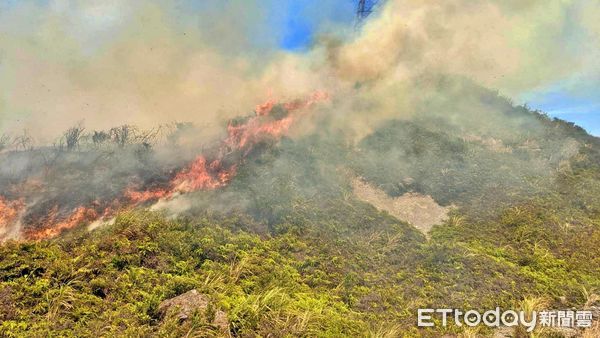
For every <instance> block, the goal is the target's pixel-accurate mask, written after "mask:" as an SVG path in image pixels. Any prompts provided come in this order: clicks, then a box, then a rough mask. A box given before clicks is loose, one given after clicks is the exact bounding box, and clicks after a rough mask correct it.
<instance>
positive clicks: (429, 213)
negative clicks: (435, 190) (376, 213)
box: [352, 178, 450, 235]
mask: <svg viewBox="0 0 600 338" xmlns="http://www.w3.org/2000/svg"><path fill="white" fill-rule="evenodd" d="M352 187H353V189H354V194H355V195H356V197H358V198H359V199H360V200H363V201H365V202H367V203H370V204H372V205H373V206H374V207H375V208H377V209H379V210H385V211H387V212H388V213H390V215H392V216H394V217H396V218H398V219H399V220H402V221H405V222H408V223H410V224H411V225H413V226H414V227H415V228H417V229H418V230H420V231H421V232H423V233H424V234H426V235H427V233H428V232H429V230H431V227H432V226H433V225H435V224H439V223H441V222H442V221H443V220H444V219H445V218H446V217H447V215H448V212H449V211H450V208H449V207H442V206H440V205H439V204H437V203H436V202H435V201H434V200H433V198H431V196H428V195H421V194H417V193H407V194H404V195H402V196H400V197H396V198H393V197H390V196H388V194H386V193H385V191H383V190H380V189H377V188H375V187H373V186H371V185H370V184H368V183H366V182H363V181H362V180H360V179H358V178H356V179H354V180H352Z"/></svg>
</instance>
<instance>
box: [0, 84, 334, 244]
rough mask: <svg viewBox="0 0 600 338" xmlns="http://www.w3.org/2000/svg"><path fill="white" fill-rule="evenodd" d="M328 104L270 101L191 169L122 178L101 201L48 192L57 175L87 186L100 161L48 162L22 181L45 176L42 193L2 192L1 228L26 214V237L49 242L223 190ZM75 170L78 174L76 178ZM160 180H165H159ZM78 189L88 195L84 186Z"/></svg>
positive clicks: (121, 143)
mask: <svg viewBox="0 0 600 338" xmlns="http://www.w3.org/2000/svg"><path fill="white" fill-rule="evenodd" d="M327 99H328V96H327V94H325V93H321V92H316V93H315V94H313V95H311V96H310V97H308V98H307V99H304V100H295V101H292V102H286V103H281V104H280V103H278V102H276V101H274V100H269V101H267V102H266V103H264V104H261V105H258V106H257V107H256V110H255V115H254V116H251V117H248V118H245V119H243V120H241V121H230V122H229V124H228V125H227V136H226V137H225V138H224V139H223V140H222V141H220V142H218V143H217V144H216V145H215V146H213V147H212V148H211V149H209V151H207V152H206V154H200V155H197V156H196V158H195V159H194V160H193V161H191V163H189V164H187V165H183V166H176V167H175V168H173V169H168V168H164V167H158V168H156V172H155V174H148V177H147V178H146V179H143V178H142V179H141V180H140V179H139V176H140V175H139V174H135V173H133V174H132V173H128V172H119V173H118V174H119V175H120V177H118V179H120V180H121V182H120V184H123V185H124V186H123V187H119V186H118V185H119V184H116V187H113V186H109V187H108V188H107V189H110V190H109V193H107V194H105V195H102V194H101V193H98V195H100V196H94V194H96V192H92V193H90V194H88V195H89V196H85V198H81V196H79V194H77V193H73V192H72V189H63V190H60V189H55V190H56V191H52V189H51V188H49V187H52V186H53V183H54V182H52V181H51V179H52V177H51V176H52V175H56V178H57V180H60V179H63V180H65V181H68V183H72V182H73V181H77V179H78V178H79V177H83V178H84V179H85V180H84V181H83V182H81V184H85V183H86V180H88V179H89V177H91V176H94V173H93V172H87V171H92V170H96V168H97V167H100V168H102V167H103V166H105V164H103V163H102V162H101V159H99V158H92V159H86V158H84V159H83V160H82V159H79V158H78V159H71V163H70V164H68V163H67V164H65V168H64V169H65V170H64V172H61V171H60V169H61V168H60V166H59V165H57V164H54V163H52V162H51V161H45V163H44V168H43V170H42V171H41V172H42V173H45V174H40V173H39V172H37V173H36V172H33V173H31V175H29V176H28V177H26V180H24V181H23V182H27V181H31V178H32V177H30V176H34V177H35V176H36V175H39V176H42V177H43V178H41V179H40V181H41V182H42V184H41V185H40V186H39V187H38V189H33V190H32V189H26V187H25V183H22V184H18V183H17V184H11V191H13V192H16V194H17V195H18V199H17V202H7V201H6V199H4V198H2V194H3V192H2V191H0V198H1V199H0V228H2V229H6V228H9V227H10V226H11V225H13V224H14V223H15V222H16V220H17V218H18V217H17V216H18V215H19V213H20V212H21V211H22V212H23V213H24V214H25V217H24V218H23V219H24V220H25V222H24V226H25V230H24V231H23V233H22V235H23V237H25V238H27V239H45V238H51V237H54V236H56V235H58V234H60V233H61V232H62V231H64V230H67V229H71V228H74V227H76V226H78V225H81V224H82V223H89V222H94V221H98V220H100V221H101V220H103V219H109V218H112V217H114V215H115V214H116V213H117V212H119V211H123V210H128V209H131V208H133V207H135V206H138V205H143V204H147V203H152V202H156V201H158V200H161V199H170V198H172V197H173V196H174V195H176V194H181V193H190V192H194V191H198V190H214V189H218V188H222V187H224V186H226V185H227V184H228V183H229V182H230V181H231V179H233V177H235V175H236V172H237V168H238V166H239V165H241V164H242V163H243V162H244V160H245V157H246V156H247V155H248V154H249V153H251V152H252V151H253V149H254V148H255V147H256V145H258V144H260V143H261V142H264V141H265V140H275V141H276V140H279V139H280V138H281V137H282V136H284V135H285V134H286V133H288V131H289V130H290V128H291V127H292V125H293V124H294V122H295V121H296V120H297V119H298V118H299V117H300V116H301V115H302V114H303V113H304V112H306V111H307V108H310V107H311V106H312V105H314V104H315V103H316V102H319V101H323V100H327ZM134 131H135V129H133V128H131V127H127V126H124V127H122V128H113V129H111V131H110V132H108V133H103V132H94V133H93V137H92V141H93V144H94V146H95V147H99V146H100V145H101V144H102V143H103V142H106V141H107V140H114V142H115V143H116V144H117V146H118V148H121V149H124V148H125V147H126V145H127V140H128V139H130V138H132V137H133V136H132V135H133V134H134ZM150 134H152V135H155V134H156V133H142V136H143V135H146V137H141V138H140V140H141V143H139V144H138V145H137V146H136V147H135V149H133V151H132V153H133V155H135V156H138V157H139V162H140V164H139V165H138V167H141V169H138V171H139V172H141V173H144V171H143V170H145V167H146V166H147V164H148V163H147V162H148V158H149V156H151V154H149V153H150V151H151V149H150V148H151V145H150V144H149V143H148V142H147V140H148V139H149V138H148V137H147V136H148V135H150ZM72 135H73V131H72V130H69V131H68V132H67V133H66V135H65V137H66V139H67V141H69V142H68V144H69V146H68V147H67V148H66V153H68V154H74V151H75V149H78V147H79V142H80V140H82V139H84V134H83V127H81V126H80V127H78V128H77V138H76V140H74V139H73V137H72ZM99 135H100V136H102V135H106V137H104V138H102V137H100V136H99ZM61 144H62V143H61ZM59 151H60V152H65V148H64V147H62V146H61V147H60V148H59ZM71 156H72V155H71ZM79 156H80V157H85V156H86V154H85V153H83V152H81V153H80V154H79ZM55 160H56V158H55ZM85 161H98V163H94V162H92V164H94V165H95V166H90V167H91V168H93V169H86V168H88V167H86V166H85V165H84V163H85ZM74 169H75V170H79V171H78V172H76V173H75V174H72V171H73V170H74ZM86 170H87V171H86ZM70 174H72V175H74V176H75V175H77V177H72V178H70V177H69V175H70ZM123 176H124V177H125V178H123ZM157 176H159V177H162V178H161V179H156V177H157ZM136 181H139V182H136ZM132 182H136V183H132ZM76 188H80V189H82V190H83V189H86V187H85V186H80V187H76ZM40 196H41V198H40ZM25 202H27V203H30V204H32V205H33V208H25ZM4 232H6V230H4ZM0 236H2V233H0ZM1 238H2V237H0V239H1Z"/></svg>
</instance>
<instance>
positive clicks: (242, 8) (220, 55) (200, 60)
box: [0, 0, 318, 143]
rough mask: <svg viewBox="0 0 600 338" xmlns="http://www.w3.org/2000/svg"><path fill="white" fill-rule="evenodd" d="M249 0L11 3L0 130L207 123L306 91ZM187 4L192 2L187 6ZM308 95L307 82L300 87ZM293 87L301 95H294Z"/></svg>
mask: <svg viewBox="0 0 600 338" xmlns="http://www.w3.org/2000/svg"><path fill="white" fill-rule="evenodd" d="M257 3H258V2H246V1H233V2H228V4H215V5H213V6H208V5H203V4H198V6H199V7H200V8H196V9H195V10H193V14H188V13H186V10H189V11H192V9H189V8H188V9H186V8H178V6H183V5H184V4H183V3H178V2H166V1H165V2H163V1H149V2H147V1H118V0H113V1H85V2H84V1H81V2H78V1H58V0H56V1H50V3H49V4H47V5H38V4H37V3H36V2H27V1H24V2H19V3H17V4H15V5H13V6H12V7H9V8H5V9H4V10H3V11H2V12H1V13H0V31H2V32H3V33H2V34H0V46H1V48H0V50H1V51H2V52H1V55H0V62H1V63H0V71H1V73H2V76H1V77H0V93H1V94H0V133H1V132H12V133H13V134H14V133H16V131H18V130H21V129H24V128H25V129H28V130H30V131H33V132H34V134H35V138H36V141H37V142H38V143H48V142H50V141H52V140H53V138H55V137H57V136H58V135H60V133H61V132H62V131H63V130H65V129H66V128H68V127H70V126H72V125H74V124H76V123H77V122H78V121H84V123H85V125H86V126H88V127H90V128H94V129H108V128H110V127H113V126H115V125H120V124H134V125H138V126H140V127H142V128H149V127H154V126H156V125H158V124H162V123H165V122H172V121H190V122H195V123H198V124H200V125H212V124H215V123H219V122H223V121H226V120H227V119H229V118H231V117H233V116H237V115H240V114H242V113H243V114H245V113H246V112H247V111H248V110H249V108H250V109H251V107H253V106H254V105H256V104H257V103H259V102H263V101H264V100H265V99H267V98H269V96H296V95H298V94H304V90H305V88H307V87H308V82H312V83H314V82H315V81H308V80H307V79H306V78H307V77H308V76H310V75H309V74H310V73H309V72H308V71H306V70H303V69H304V68H307V67H308V66H309V63H310V61H309V60H308V59H304V60H299V59H298V58H297V57H294V56H293V55H284V54H282V53H279V52H277V51H276V50H275V42H274V41H273V40H276V39H277V36H276V34H271V33H272V32H271V31H269V30H268V27H267V26H266V24H265V23H262V22H261V21H260V19H259V18H261V17H263V16H264V13H262V12H264V10H263V9H261V8H263V7H262V6H258V5H257ZM188 5H189V6H191V4H188ZM311 87H312V88H311V91H312V90H313V89H314V88H315V87H318V85H317V86H314V87H313V85H311ZM300 91H302V93H300Z"/></svg>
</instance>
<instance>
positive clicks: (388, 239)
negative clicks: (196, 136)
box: [0, 77, 600, 337]
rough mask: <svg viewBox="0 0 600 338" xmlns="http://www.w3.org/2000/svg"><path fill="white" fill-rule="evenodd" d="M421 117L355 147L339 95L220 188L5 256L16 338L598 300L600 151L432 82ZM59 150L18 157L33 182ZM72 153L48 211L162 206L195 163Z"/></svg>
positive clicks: (254, 329)
mask: <svg viewBox="0 0 600 338" xmlns="http://www.w3.org/2000/svg"><path fill="white" fill-rule="evenodd" d="M360 94H361V89H357V92H356V96H357V101H359V102H360ZM397 94H398V95H399V96H400V95H404V94H402V93H400V92H398V93H397ZM411 102H413V105H412V106H411V108H410V109H411V111H409V112H404V111H402V112H401V113H399V114H397V115H398V116H402V118H399V117H394V116H393V115H390V116H389V117H386V118H385V119H382V120H381V122H380V123H379V125H378V126H377V128H375V129H374V130H371V131H370V132H369V133H367V134H366V135H364V136H361V137H360V138H359V139H355V138H354V136H355V135H351V134H350V132H349V131H348V129H345V128H343V126H339V125H337V124H336V123H337V122H338V121H336V120H335V118H333V117H332V116H334V114H333V113H331V114H328V110H331V111H335V110H336V109H337V108H338V107H339V106H340V105H339V104H338V102H336V101H335V98H334V99H333V103H332V105H331V106H329V107H326V108H323V110H324V113H320V114H315V115H314V116H311V117H310V118H311V122H312V123H313V124H314V125H316V126H319V128H306V130H303V131H302V132H300V133H296V134H294V135H287V133H284V134H283V135H282V136H281V138H275V137H272V135H271V136H270V137H264V138H260V139H259V138H257V139H256V140H254V141H252V142H254V143H252V147H247V148H245V147H239V148H236V149H234V150H237V151H238V152H235V151H233V152H231V153H227V155H226V156H222V157H218V158H219V159H222V161H221V163H222V168H226V169H230V168H235V175H234V176H232V178H231V179H230V180H223V181H220V182H221V183H222V184H221V183H219V184H217V185H216V186H215V187H214V189H212V188H211V189H198V190H194V191H191V190H190V191H185V193H183V192H182V193H181V194H174V195H173V196H171V197H170V198H167V199H164V200H161V201H162V202H159V204H152V203H145V201H146V200H144V203H140V204H136V205H135V207H131V208H124V209H122V210H120V211H119V212H118V213H116V214H115V217H116V218H115V220H114V223H113V224H106V225H102V226H99V227H98V228H97V229H95V230H93V231H90V230H88V227H87V225H88V223H90V222H88V221H85V220H83V221H80V222H77V226H75V227H73V228H71V229H66V228H65V230H64V231H61V232H60V235H59V236H58V237H55V238H52V239H45V240H37V241H36V240H35V239H36V238H34V237H32V238H30V239H27V238H21V239H19V240H16V241H15V240H8V241H6V242H4V243H3V244H2V245H1V246H0V335H2V336H9V337H11V336H12V337H20V336H34V337H35V336H47V335H48V333H49V332H52V333H53V335H55V336H81V337H89V336H154V335H160V336H172V337H179V336H212V335H214V336H221V335H225V333H224V332H223V331H222V330H221V331H220V329H219V327H217V326H216V325H213V324H211V322H212V320H213V317H214V316H215V312H216V311H217V310H220V311H223V312H224V313H226V314H227V322H228V324H229V330H228V331H229V332H228V334H230V335H232V336H242V337H248V336H256V335H260V336H268V335H269V334H270V335H271V336H276V337H281V336H286V335H287V336H307V337H312V336H369V335H370V336H377V337H396V336H401V335H406V336H429V337H439V336H441V335H442V334H445V333H461V332H464V331H465V328H464V327H454V326H450V327H448V328H446V329H445V331H440V330H444V329H443V328H441V327H437V328H435V329H417V328H416V326H415V314H416V311H417V309H418V308H424V307H434V308H467V309H469V308H474V309H489V308H495V307H496V306H500V307H506V308H510V307H513V308H529V309H530V308H531V306H532V305H531V304H537V306H540V307H542V308H571V307H574V308H577V309H582V308H585V307H589V306H592V305H598V304H595V303H594V302H598V296H597V295H598V293H599V292H600V140H599V139H598V138H595V137H592V136H590V135H588V134H587V133H585V131H584V130H583V129H581V128H579V127H577V126H574V125H573V124H570V123H567V122H564V121H561V120H556V119H550V118H549V117H547V116H546V115H544V114H543V113H541V112H534V111H531V110H529V109H528V108H527V107H521V106H514V105H513V104H512V103H511V102H510V100H508V99H506V98H504V97H502V96H499V95H498V94H497V93H495V92H493V91H489V90H487V89H485V88H482V87H479V86H477V85H475V84H473V83H471V82H469V81H466V80H464V79H456V78H451V77H440V78H437V79H436V81H426V84H425V83H424V84H422V90H420V91H419V97H418V98H413V100H411ZM290 107H291V106H289V105H288V106H279V107H276V108H274V109H275V110H273V111H274V112H276V113H277V114H278V115H273V117H269V118H272V119H273V120H269V122H268V123H279V122H278V121H282V120H284V119H286V118H287V117H288V115H287V114H288V113H290V111H291V109H290ZM354 109H355V110H356V111H360V112H362V110H363V109H364V110H366V111H367V112H369V111H371V110H377V109H378V106H377V105H375V106H372V105H369V104H365V105H364V106H360V105H358V106H357V107H354ZM397 109H398V110H402V109H405V107H400V106H398V107H397ZM257 114H258V112H257ZM273 114H275V113H273ZM349 114H350V113H349ZM239 123H246V122H244V121H242V122H239ZM261 123H262V122H261ZM270 125H271V124H269V126H270ZM230 126H231V125H230ZM233 126H237V125H236V124H233ZM292 129H293V128H292ZM90 149H91V148H90ZM44 151H50V150H40V149H37V150H21V151H13V152H5V153H3V154H0V156H2V159H1V160H2V161H3V163H10V166H13V167H14V166H16V165H17V164H19V163H22V162H23V161H22V160H20V159H19V160H14V159H15V158H17V159H18V158H21V157H27V156H29V155H27V154H31V153H32V152H38V154H39V152H42V153H43V152H44ZM61 151H62V152H61V153H60V154H62V155H60V156H57V157H56V158H57V160H56V161H55V162H53V164H52V167H51V168H52V171H50V172H51V173H52V172H56V173H58V172H64V171H65V170H66V169H65V168H68V170H69V173H70V176H68V177H67V176H63V177H64V180H65V182H64V183H61V182H57V181H51V182H50V183H48V186H50V187H52V188H51V189H48V190H47V191H49V192H48V193H46V192H44V195H43V197H44V198H47V201H48V202H47V203H46V204H38V205H39V208H40V209H39V210H48V207H47V206H48V204H51V203H52V202H54V201H56V200H64V201H69V203H75V201H77V202H79V201H86V202H85V203H87V201H94V200H96V199H98V196H102V197H103V198H104V196H107V197H106V198H105V199H106V200H111V199H114V198H115V196H117V195H118V194H119V193H120V191H122V189H123V187H124V186H126V184H127V182H128V180H129V177H132V175H135V177H138V178H141V180H140V182H141V183H140V186H143V187H145V188H147V189H148V190H147V191H156V188H157V187H164V186H165V183H164V182H168V181H169V180H173V177H178V176H176V175H175V174H173V172H174V171H175V170H180V168H181V167H182V164H181V163H183V162H185V161H188V160H189V159H190V158H192V156H190V155H189V154H186V153H181V156H180V158H176V159H173V158H171V159H169V160H168V161H158V160H156V159H157V158H160V148H159V147H155V148H153V147H151V146H140V145H139V144H132V145H131V147H129V148H128V147H124V148H123V150H118V149H117V150H114V149H113V148H111V155H110V156H109V157H98V156H95V155H94V153H93V152H92V151H91V150H89V151H88V150H86V148H84V147H83V146H82V148H81V149H79V150H73V151H67V152H65V151H64V150H61ZM94 151H95V150H94ZM103 154H104V153H103ZM131 154H135V156H133V155H131ZM218 156H221V155H218ZM42 157H44V156H38V157H31V158H38V159H39V158H42ZM214 157H217V155H214ZM240 158H241V159H240ZM11 159H12V160H11ZM125 159H127V160H125ZM40 161H41V160H40ZM111 161H121V163H120V164H119V165H118V166H117V165H116V164H114V165H113V162H111ZM29 163H31V162H29ZM74 163H76V164H78V165H74ZM115 163H116V162H115ZM232 163H233V164H232ZM31 166H32V167H35V165H34V164H32V165H31ZM116 167H118V170H116V169H115V168H116ZM4 168H5V170H0V183H1V184H2V186H3V189H5V190H3V191H0V193H2V194H3V195H9V194H10V193H11V192H12V193H13V194H14V191H12V190H10V189H9V188H7V187H9V186H10V185H13V184H21V183H22V181H23V180H25V179H24V178H23V177H18V178H17V177H15V175H14V172H15V171H14V170H12V171H11V170H6V168H8V166H6V167H4ZM102 168H108V169H102ZM219 170H221V169H219ZM219 170H217V171H216V172H218V173H221V171H219ZM32 172H35V170H33V171H32ZM90 172H93V175H92V174H90ZM184 172H185V171H184ZM132 173H134V174H132ZM100 174H102V175H105V177H103V178H102V179H100V178H98V180H92V181H91V180H89V178H90V177H98V176H97V175H100ZM36 175H37V174H36ZM127 175H130V176H127ZM32 176H33V174H32ZM215 177H216V176H215ZM74 178H76V179H74ZM150 178H151V179H150ZM356 180H361V181H362V182H365V183H366V184H369V186H371V187H373V189H378V191H382V192H385V194H387V196H388V197H389V198H390V199H393V198H399V197H402V196H404V197H406V196H407V195H406V194H419V195H420V196H427V198H430V199H432V200H433V201H435V203H437V205H438V206H439V207H440V208H447V210H449V213H448V215H447V217H445V219H444V220H443V221H442V222H439V224H432V226H431V230H430V231H429V232H427V233H422V232H421V231H419V230H418V229H417V228H416V227H414V226H413V225H411V224H409V223H407V222H405V221H403V220H401V219H398V218H396V217H394V216H393V213H388V212H386V211H385V208H381V207H379V206H377V205H375V206H374V205H371V204H370V203H368V201H365V199H364V198H360V196H359V194H356V192H355V191H354V189H356V187H355V186H354V187H353V181H356ZM107 181H110V182H111V184H110V185H105V184H103V183H102V182H107ZM82 182H84V183H86V184H88V185H85V186H83V185H82V184H83V183H82ZM82 186H83V187H84V188H83V189H82V188H81V187H82ZM149 201H152V202H156V200H150V199H149ZM90 203H91V202H90ZM151 205H152V207H151V209H152V210H148V208H149V207H150V206H151ZM74 207H75V206H74V205H69V206H68V208H67V207H65V210H70V209H72V208H74ZM444 210H445V209H444ZM35 213H37V214H39V213H40V212H39V211H36V212H35ZM0 220H1V219H0ZM31 226H35V222H31ZM31 229H34V230H35V228H31ZM192 289H196V290H198V291H199V292H201V293H202V294H205V295H207V296H208V297H209V298H210V300H211V305H210V307H209V309H210V311H207V312H208V314H207V315H206V316H205V315H202V314H196V315H194V316H192V318H190V319H189V320H185V321H182V322H180V321H179V320H178V319H177V318H175V317H169V316H166V318H165V317H164V316H162V315H161V314H160V313H159V310H158V308H159V304H160V303H161V301H164V300H166V299H169V298H172V297H175V296H177V295H181V294H184V293H185V292H187V291H189V290H192ZM469 330H471V329H467V333H474V331H469ZM473 330H474V329H473ZM485 330H486V329H483V328H481V329H480V331H479V333H481V334H489V333H491V331H485ZM596 330H598V329H597V328H596ZM595 332H596V334H597V333H598V332H599V331H595ZM517 333H519V332H517ZM588 334H591V335H592V336H593V335H594V333H593V332H592V333H588Z"/></svg>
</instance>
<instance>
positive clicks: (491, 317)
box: [417, 307, 592, 332]
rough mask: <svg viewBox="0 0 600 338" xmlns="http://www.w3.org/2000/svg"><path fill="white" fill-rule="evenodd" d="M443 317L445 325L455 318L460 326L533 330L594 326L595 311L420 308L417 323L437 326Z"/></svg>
mask: <svg viewBox="0 0 600 338" xmlns="http://www.w3.org/2000/svg"><path fill="white" fill-rule="evenodd" d="M436 318H437V319H440V318H441V325H442V326H447V325H448V323H449V322H450V321H454V324H455V325H456V326H463V325H466V326H471V327H475V326H478V325H481V324H483V325H486V326H488V327H501V326H504V327H513V326H523V327H525V328H527V332H532V331H533V330H534V329H535V328H536V326H537V325H538V324H539V325H540V326H546V327H575V326H577V327H590V326H591V324H592V313H591V312H590V311H573V310H567V311H557V310H554V311H540V312H537V311H532V312H530V313H526V312H525V311H514V310H506V311H501V310H500V308H499V307H496V308H495V309H494V310H488V311H485V312H483V313H481V312H479V311H477V310H468V311H465V312H463V311H461V310H459V309H419V310H418V311H417V326H419V327H433V326H435V325H436V321H435V319H436Z"/></svg>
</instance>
